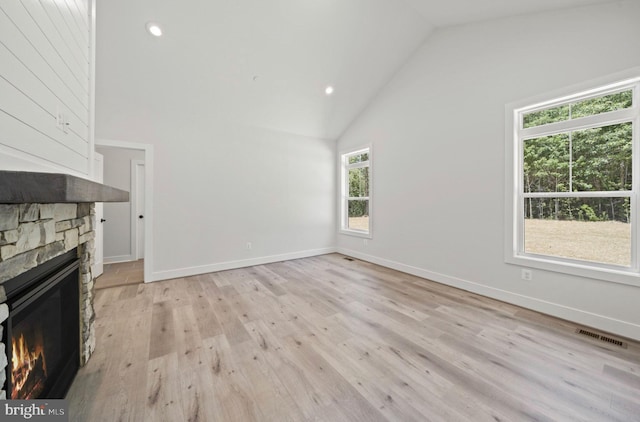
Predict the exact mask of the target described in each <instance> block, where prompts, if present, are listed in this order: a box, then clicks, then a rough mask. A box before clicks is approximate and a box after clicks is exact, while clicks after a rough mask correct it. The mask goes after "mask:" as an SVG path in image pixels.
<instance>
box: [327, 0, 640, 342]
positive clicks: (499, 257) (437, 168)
mask: <svg viewBox="0 0 640 422" xmlns="http://www.w3.org/2000/svg"><path fill="white" fill-rule="evenodd" d="M639 21H640V5H638V4H637V2H622V3H612V4H608V5H604V6H595V7H585V8H580V9H573V10H565V11H561V12H554V13H544V14H539V15H530V16H522V17H514V18H509V19H503V20H497V21H488V22H483V23H478V24H472V25H465V26H459V27H452V28H449V29H444V30H440V31H437V32H436V33H435V34H434V35H433V36H432V37H431V38H429V39H428V40H427V41H426V43H425V44H424V45H423V46H422V48H421V49H420V50H419V51H418V52H417V53H416V54H415V55H414V57H413V58H412V59H411V60H410V61H409V62H408V63H407V64H406V65H405V67H404V68H403V69H402V70H401V71H400V72H399V73H398V74H397V75H396V77H395V78H394V79H393V80H392V82H391V83H390V84H389V85H388V86H387V87H386V89H384V90H383V91H382V93H381V94H380V95H379V96H378V98H377V99H376V100H375V101H374V102H373V103H372V104H371V105H370V106H369V108H368V109H367V111H366V112H365V113H363V115H361V117H360V118H359V119H358V120H357V121H356V122H355V123H354V124H353V125H352V126H351V128H350V129H349V130H348V131H347V132H346V134H345V135H344V136H342V137H341V139H340V140H339V144H338V148H339V149H344V148H347V147H349V146H355V145H361V144H363V143H367V142H372V143H373V153H374V156H373V159H374V165H375V168H374V175H373V178H374V180H373V186H374V198H373V200H374V203H373V213H374V214H373V233H374V238H373V239H372V240H369V242H368V246H367V247H365V246H364V244H363V241H362V239H359V238H355V237H349V236H345V235H339V236H338V240H337V244H338V247H339V248H340V250H342V251H344V252H347V253H350V254H352V255H355V256H360V257H362V258H365V259H369V260H371V261H375V262H379V263H382V264H384V265H389V266H393V267H396V268H400V269H403V270H405V271H408V272H413V273H416V274H420V275H423V276H426V277H429V278H431V279H433V280H436V281H440V282H443V283H447V284H452V285H456V286H460V287H462V288H465V289H468V290H472V291H476V292H480V293H482V294H486V295H488V296H493V297H496V298H499V299H502V300H506V301H510V302H513V303H517V304H521V305H524V306H527V307H530V308H534V309H538V310H541V311H544V312H547V313H550V314H554V315H558V316H560V317H563V318H567V319H570V320H574V321H579V322H582V323H585V324H588V325H591V326H595V327H597V328H601V329H604V330H608V331H612V332H614V333H618V334H621V335H626V336H628V337H632V338H636V339H640V312H638V303H640V288H637V287H632V286H626V285H620V284H613V283H610V282H603V281H598V280H593V279H584V278H578V277H572V276H568V275H561V274H556V273H550V272H544V271H538V270H535V271H534V280H533V281H531V282H524V281H522V280H520V268H519V267H516V266H511V265H507V264H505V263H504V255H503V251H504V244H503V234H504V230H505V227H504V219H505V216H504V201H505V192H504V189H505V180H504V177H505V176H504V173H505V171H504V169H505V153H504V149H505V117H504V116H505V104H507V103H510V102H513V101H516V100H520V99H524V98H528V97H531V96H535V95H539V94H543V93H545V92H549V91H553V90H556V89H559V88H561V87H565V86H567V85H571V84H576V83H582V82H585V81H588V80H590V79H594V78H598V77H602V76H604V75H608V74H611V73H615V72H618V71H623V70H625V69H628V68H631V67H635V66H638V65H640V44H638V42H637V40H638V39H640V25H638V22H639Z"/></svg>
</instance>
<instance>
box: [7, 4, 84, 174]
mask: <svg viewBox="0 0 640 422" xmlns="http://www.w3.org/2000/svg"><path fill="white" fill-rule="evenodd" d="M89 9H90V5H89V1H88V0H65V1H56V2H51V1H45V2H39V1H35V0H24V1H22V2H20V1H6V2H2V4H1V5H0V63H2V66H0V127H1V128H2V130H1V131H0V168H2V169H8V170H36V171H63V172H67V173H73V174H79V175H89V174H90V160H91V159H92V157H91V154H92V153H91V151H92V149H93V146H92V145H91V142H92V139H91V137H90V135H89V96H90V84H89V80H90V67H89V64H90V61H91V57H90V56H91V52H90V43H91V41H90V28H91V18H90V10H89ZM58 114H62V115H63V116H64V119H65V122H66V123H68V125H65V126H66V129H65V131H64V132H63V131H62V130H60V129H59V128H58V127H57V116H58Z"/></svg>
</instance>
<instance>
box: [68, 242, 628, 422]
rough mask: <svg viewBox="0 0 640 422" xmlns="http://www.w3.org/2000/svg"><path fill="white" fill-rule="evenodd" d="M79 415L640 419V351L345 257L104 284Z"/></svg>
mask: <svg viewBox="0 0 640 422" xmlns="http://www.w3.org/2000/svg"><path fill="white" fill-rule="evenodd" d="M95 308H96V315H97V317H96V323H97V346H96V352H95V354H94V355H93V357H92V359H91V361H90V362H89V363H88V365H87V366H86V367H84V368H82V369H81V370H80V372H79V373H78V375H77V377H76V379H75V382H74V384H73V386H72V388H71V390H70V392H69V394H68V396H67V398H68V399H69V400H70V416H71V420H75V421H92V422H93V421H172V422H176V421H190V422H195V421H225V422H226V421H327V422H334V421H350V422H351V421H365V422H370V421H385V420H390V421H391V420H393V421H448V422H449V421H474V422H475V421H493V422H495V421H594V422H595V421H621V422H623V421H624V422H630V421H640V346H639V344H638V343H634V342H630V344H629V347H628V348H627V349H623V348H617V347H616V346H613V345H609V344H606V343H602V342H598V341H596V340H591V339H588V338H584V337H582V336H579V335H577V334H575V332H574V331H575V328H576V326H575V325H574V324H571V323H568V322H566V321H562V320H558V319H555V318H551V317H548V316H544V315H541V314H538V313H535V312H532V311H528V310H524V309H522V308H518V307H516V306H512V305H508V304H505V303H502V302H498V301H494V300H491V299H487V298H483V297H481V296H478V295H475V294H471V293H468V292H465V291H461V290H457V289H453V288H449V287H446V286H443V285H440V284H437V283H433V282H430V281H427V280H424V279H421V278H418V277H414V276H411V275H407V274H404V273H399V272H396V271H393V270H389V269H386V268H382V267H379V266H376V265H373V264H368V263H365V262H361V261H357V260H355V261H348V260H346V259H344V257H343V256H341V255H338V254H331V255H325V256H321V257H314V258H306V259H300V260H295V261H288V262H282V263H275V264H269V265H262V266H257V267H251V268H245V269H238V270H232V271H225V272H219V273H214V274H207V275H202V276H196V277H189V278H184V279H176V280H169V281H163V282H157V283H153V284H140V285H131V286H120V287H113V288H108V289H103V290H99V291H97V293H96V298H95Z"/></svg>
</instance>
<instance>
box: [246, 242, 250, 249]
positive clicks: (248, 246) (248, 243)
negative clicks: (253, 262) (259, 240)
mask: <svg viewBox="0 0 640 422" xmlns="http://www.w3.org/2000/svg"><path fill="white" fill-rule="evenodd" d="M247 250H251V242H247Z"/></svg>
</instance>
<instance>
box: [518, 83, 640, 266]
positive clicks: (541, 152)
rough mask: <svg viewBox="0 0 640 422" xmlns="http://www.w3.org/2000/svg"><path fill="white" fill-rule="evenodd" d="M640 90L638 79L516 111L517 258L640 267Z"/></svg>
mask: <svg viewBox="0 0 640 422" xmlns="http://www.w3.org/2000/svg"><path fill="white" fill-rule="evenodd" d="M637 95H638V82H637V81H632V82H629V83H626V84H625V85H624V86H622V85H618V86H616V87H615V88H610V89H606V88H605V89H601V90H592V91H590V92H588V94H583V95H575V96H572V97H570V98H566V99H564V100H559V101H555V102H553V101H552V102H547V103H545V104H544V105H543V106H539V105H538V106H532V107H525V108H521V109H517V110H515V112H514V127H515V131H514V134H515V138H516V151H518V158H517V160H516V167H517V171H516V183H517V195H518V198H519V199H517V201H516V202H515V203H514V206H515V208H514V210H515V217H516V226H515V230H514V236H515V238H514V247H515V249H514V256H515V257H524V258H527V257H531V258H536V259H543V260H547V261H551V262H555V263H560V264H567V263H568V264H571V265H576V264H577V265H586V266H589V267H594V268H600V269H607V268H608V269H618V270H617V271H619V270H623V271H631V272H635V273H637V272H638V258H637V256H636V246H635V245H636V244H637V237H638V236H637V232H638V229H637V221H635V220H636V219H635V218H632V216H633V215H634V210H636V209H637V207H636V203H637V198H636V195H637V186H636V185H637V182H635V181H634V178H633V176H634V169H636V168H637V167H638V164H637V162H638V157H636V156H634V155H633V152H634V150H635V151H638V149H637V148H638V147H637V144H638V133H637V132H638V124H639V123H638V106H637ZM634 99H635V100H634ZM636 154H637V153H636Z"/></svg>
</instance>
